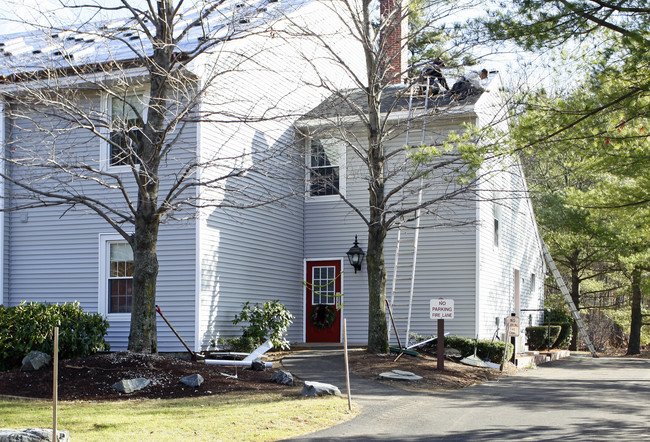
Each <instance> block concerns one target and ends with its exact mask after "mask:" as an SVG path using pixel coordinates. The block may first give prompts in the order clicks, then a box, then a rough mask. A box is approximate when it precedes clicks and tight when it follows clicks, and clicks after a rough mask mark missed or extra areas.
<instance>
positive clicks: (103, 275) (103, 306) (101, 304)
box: [97, 233, 131, 321]
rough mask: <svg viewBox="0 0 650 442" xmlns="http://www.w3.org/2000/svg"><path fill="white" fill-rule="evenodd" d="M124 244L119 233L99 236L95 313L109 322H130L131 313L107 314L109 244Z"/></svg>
mask: <svg viewBox="0 0 650 442" xmlns="http://www.w3.org/2000/svg"><path fill="white" fill-rule="evenodd" d="M116 242H126V241H125V240H124V237H123V236H122V235H120V234H119V233H100V234H99V272H98V274H99V290H98V293H99V296H98V299H97V312H98V313H100V314H101V315H102V316H104V317H105V318H107V319H109V320H111V321H130V320H131V313H108V263H109V261H110V258H109V256H108V254H109V253H110V248H109V247H108V245H109V244H111V243H116Z"/></svg>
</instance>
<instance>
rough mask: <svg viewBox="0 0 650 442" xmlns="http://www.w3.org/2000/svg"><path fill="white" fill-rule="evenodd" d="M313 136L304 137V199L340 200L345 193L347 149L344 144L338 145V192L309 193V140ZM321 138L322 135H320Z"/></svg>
mask: <svg viewBox="0 0 650 442" xmlns="http://www.w3.org/2000/svg"><path fill="white" fill-rule="evenodd" d="M313 138H314V137H309V136H307V137H305V145H304V151H305V200H306V201H340V199H341V196H344V197H345V195H346V188H347V186H346V181H347V180H346V178H347V149H346V148H345V144H344V143H341V145H340V146H339V160H340V161H339V165H338V166H339V193H338V194H337V195H311V188H310V187H311V183H310V177H311V140H312V139H313ZM321 138H323V137H321Z"/></svg>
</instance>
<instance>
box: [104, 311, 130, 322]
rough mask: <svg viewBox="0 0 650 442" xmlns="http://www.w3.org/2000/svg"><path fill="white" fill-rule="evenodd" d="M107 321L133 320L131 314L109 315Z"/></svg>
mask: <svg viewBox="0 0 650 442" xmlns="http://www.w3.org/2000/svg"><path fill="white" fill-rule="evenodd" d="M105 316H106V319H108V320H109V321H125V322H127V321H130V320H131V313H107V314H106V315H105Z"/></svg>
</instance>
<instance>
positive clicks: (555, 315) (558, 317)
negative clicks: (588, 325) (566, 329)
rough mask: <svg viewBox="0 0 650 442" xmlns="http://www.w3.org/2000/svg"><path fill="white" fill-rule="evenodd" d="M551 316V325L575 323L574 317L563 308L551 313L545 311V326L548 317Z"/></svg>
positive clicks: (551, 310)
mask: <svg viewBox="0 0 650 442" xmlns="http://www.w3.org/2000/svg"><path fill="white" fill-rule="evenodd" d="M549 314H550V316H551V325H552V324H554V323H558V324H562V323H566V322H573V316H572V315H571V313H570V312H567V311H566V310H565V309H563V308H552V309H550V311H547V310H545V311H544V324H546V323H547V322H546V321H548V316H549Z"/></svg>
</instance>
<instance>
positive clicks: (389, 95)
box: [303, 0, 512, 353]
mask: <svg viewBox="0 0 650 442" xmlns="http://www.w3.org/2000/svg"><path fill="white" fill-rule="evenodd" d="M407 3H408V2H402V1H399V0H382V1H379V2H376V1H369V0H362V1H358V2H357V1H347V0H345V1H342V2H339V3H338V4H337V5H336V7H337V13H338V14H339V16H340V17H341V20H342V21H344V22H346V23H351V24H350V26H351V32H352V34H353V35H354V40H355V41H354V44H355V45H357V47H359V48H360V52H361V56H362V57H361V58H359V59H358V62H359V63H358V64H349V63H347V64H346V63H345V62H344V61H343V57H342V56H341V54H342V52H341V49H340V48H336V47H332V46H328V45H327V44H326V43H325V42H321V43H322V44H323V46H325V47H326V48H327V49H328V51H329V53H330V57H331V58H332V60H334V61H336V62H338V63H339V64H340V65H341V67H342V69H343V70H344V71H345V72H346V73H347V75H349V77H350V78H353V79H354V82H355V86H356V87H355V88H354V89H345V88H340V87H337V85H336V84H333V83H331V82H327V81H325V79H322V81H321V82H320V84H319V86H321V87H323V88H325V89H326V90H328V91H329V92H330V94H331V95H330V98H329V99H328V100H326V101H325V102H323V103H322V104H321V105H319V106H318V107H317V108H315V109H314V110H312V111H311V112H310V113H309V114H308V115H307V116H306V118H305V120H304V121H305V126H306V127H308V130H307V132H308V133H307V134H306V135H308V136H314V137H317V136H318V134H322V133H326V134H327V135H326V136H327V137H330V138H334V139H336V140H337V141H338V142H339V143H343V144H344V145H345V146H346V148H347V149H348V151H351V152H353V153H354V155H355V157H356V159H355V161H356V162H357V163H358V164H360V166H359V168H356V169H354V168H353V167H352V166H351V164H348V165H347V170H348V172H347V173H348V174H355V178H356V179H358V180H362V181H363V182H364V183H367V189H368V194H367V197H368V198H367V200H366V201H359V200H358V199H355V198H349V197H346V195H343V194H342V193H340V192H337V190H334V192H337V193H340V196H341V199H342V200H343V201H344V202H345V203H346V204H347V205H348V206H349V207H350V208H351V210H352V211H353V212H355V213H356V214H357V215H358V216H359V217H360V219H361V220H363V222H364V223H365V225H366V226H367V229H368V243H367V244H368V245H367V261H366V263H367V264H366V265H367V272H368V292H369V312H368V314H369V321H368V323H369V325H368V347H369V351H371V352H375V353H385V352H387V351H388V342H389V341H388V333H387V323H386V310H385V299H386V279H387V271H386V267H385V260H384V243H385V240H386V236H387V233H388V232H389V231H390V230H391V229H396V228H399V227H401V226H405V225H409V223H411V222H412V221H413V220H415V219H416V218H418V217H421V216H424V215H425V214H429V215H431V217H429V219H430V220H431V219H433V220H435V221H433V222H430V223H429V224H428V225H422V226H421V227H420V228H424V227H434V226H442V225H444V226H460V225H463V224H465V225H467V223H474V222H475V220H473V219H462V218H459V217H454V216H453V215H451V216H450V215H449V213H450V211H451V212H453V210H454V209H453V207H454V205H462V204H464V203H466V202H467V201H475V200H476V198H478V197H479V196H478V195H477V193H476V190H477V188H478V183H479V181H480V180H487V179H488V178H489V175H490V173H491V172H487V171H485V170H483V171H481V170H480V169H481V166H482V164H483V162H484V160H486V159H487V158H488V157H489V156H490V155H491V152H492V148H493V147H494V146H495V139H493V138H491V137H490V136H489V135H488V133H487V132H488V131H485V130H483V131H479V130H476V128H468V130H467V131H465V132H464V133H462V134H458V135H456V136H454V135H453V134H451V135H450V133H449V130H448V129H445V128H442V129H440V128H438V129H435V130H432V129H427V127H426V125H427V123H428V124H431V122H432V120H433V119H436V120H437V121H439V122H442V121H445V119H448V120H447V121H449V119H453V118H454V117H453V116H452V115H453V112H454V111H453V110H454V108H458V107H462V106H463V105H468V106H471V105H472V104H474V103H475V101H476V98H477V97H478V96H479V95H480V94H471V93H470V94H465V93H459V94H451V93H444V92H445V90H444V89H443V88H444V86H443V85H438V86H436V88H439V90H438V92H440V93H439V94H437V95H433V96H431V97H425V96H424V94H423V93H421V92H423V91H424V89H426V86H423V83H422V81H420V82H418V81H414V80H416V79H413V78H411V79H407V77H408V76H409V73H410V72H412V68H413V66H409V65H408V62H407V59H406V52H407V51H406V49H407V47H408V44H409V43H410V42H412V41H413V40H414V39H415V38H416V36H418V35H419V34H420V33H421V32H423V30H425V29H428V30H430V29H432V28H437V29H438V30H441V29H445V25H444V23H446V22H448V21H449V18H450V17H451V16H452V15H453V14H454V13H458V12H459V11H460V10H461V9H462V8H463V6H462V4H461V2H446V1H436V0H433V1H427V2H418V5H419V6H420V7H425V8H426V11H427V14H426V20H422V19H420V20H419V21H418V23H419V27H417V28H414V29H411V30H407V29H408V27H407V22H408V17H409V15H410V14H411V11H410V10H409V9H408V7H407ZM303 32H304V33H306V34H308V35H310V36H312V37H314V38H316V39H317V38H318V36H317V35H313V34H311V33H310V30H309V29H303ZM437 53H441V54H442V58H443V59H444V61H445V62H446V63H447V64H448V65H449V66H450V67H456V68H459V67H460V66H458V64H457V61H456V60H459V59H460V58H461V57H462V56H463V55H464V54H466V51H464V50H463V48H462V47H461V46H455V47H454V46H450V48H447V49H446V50H442V49H441V50H439V51H437ZM423 67H424V64H423V65H422V66H415V68H416V70H420V69H421V68H423ZM417 68H419V69H417ZM420 80H424V79H422V78H421V79H420ZM424 81H425V82H426V80H424ZM403 83H407V84H406V85H404V84H403ZM447 86H450V85H447ZM420 88H422V91H420ZM433 88H434V86H431V89H433ZM427 90H428V89H427ZM496 92H497V91H495V93H496ZM412 93H413V94H414V95H415V96H416V97H415V99H414V100H411V98H410V97H411V94H412ZM493 95H494V94H493ZM425 102H426V105H425ZM501 110H503V109H501ZM407 114H408V115H407ZM496 114H497V120H493V121H483V122H482V123H483V125H484V126H490V127H492V129H495V128H496V127H497V126H499V125H502V124H503V120H499V119H501V118H503V116H504V114H503V113H502V112H496ZM448 127H449V126H448ZM422 134H424V135H422ZM495 134H496V132H495V131H492V132H491V135H492V136H494V135H495ZM409 135H410V137H411V138H410V140H409V138H408V137H409ZM349 163H351V162H349ZM497 163H498V161H496V160H495V161H494V162H493V164H495V165H496V164H497ZM492 172H494V169H492ZM311 179H312V186H315V187H316V188H336V187H337V186H338V182H337V181H336V180H337V179H338V177H336V176H334V177H332V176H330V177H327V176H323V174H322V173H321V172H314V171H312V173H311ZM324 180H325V181H326V180H329V181H327V182H325V183H323V182H321V181H324ZM488 193H489V195H488V196H486V198H492V197H493V194H492V193H491V192H488ZM420 196H421V197H420ZM510 197H512V196H510ZM504 201H505V198H504ZM410 225H412V223H411V224H410Z"/></svg>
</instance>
